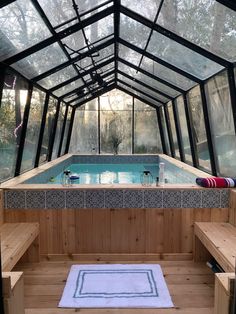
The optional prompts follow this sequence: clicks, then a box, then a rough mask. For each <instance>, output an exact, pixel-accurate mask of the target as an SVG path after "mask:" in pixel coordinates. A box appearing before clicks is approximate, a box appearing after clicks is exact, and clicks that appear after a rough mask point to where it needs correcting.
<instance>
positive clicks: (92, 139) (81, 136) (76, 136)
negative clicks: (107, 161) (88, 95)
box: [69, 99, 98, 154]
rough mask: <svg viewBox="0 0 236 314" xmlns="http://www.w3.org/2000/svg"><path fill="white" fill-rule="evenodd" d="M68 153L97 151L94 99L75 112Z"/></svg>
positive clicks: (96, 105) (96, 122) (96, 111)
mask: <svg viewBox="0 0 236 314" xmlns="http://www.w3.org/2000/svg"><path fill="white" fill-rule="evenodd" d="M69 152H70V153H81V154H92V153H98V102H97V99H94V100H92V101H90V102H88V103H87V104H86V105H83V106H81V107H80V108H79V109H77V110H76V112H75V120H74V124H73V130H72V135H71V141H70V150H69Z"/></svg>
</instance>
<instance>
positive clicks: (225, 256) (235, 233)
mask: <svg viewBox="0 0 236 314" xmlns="http://www.w3.org/2000/svg"><path fill="white" fill-rule="evenodd" d="M194 235H195V243H194V247H195V248H194V260H195V261H202V260H205V259H206V256H207V254H208V255H209V253H210V254H211V255H212V256H213V257H214V258H215V259H216V260H217V262H218V263H219V265H220V266H221V267H222V268H223V269H224V271H225V272H234V271H235V257H236V228H235V227H234V226H233V225H231V224H230V223H216V222H196V223H195V224H194ZM208 252H209V253H208Z"/></svg>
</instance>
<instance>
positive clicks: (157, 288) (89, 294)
mask: <svg viewBox="0 0 236 314" xmlns="http://www.w3.org/2000/svg"><path fill="white" fill-rule="evenodd" d="M59 307H66V308H67V307H69V308H107V307H108V308H169V307H173V303H172V301H171V297H170V294H169V291H168V288H167V286H166V283H165V280H164V277H163V274H162V270H161V267H160V265H157V264H142V265H141V264H138V265H137V264H135V265H133V264H126V265H124V264H122V265H121V264H109V265H105V264H102V265H101V264H99V265H73V266H72V267H71V269H70V273H69V276H68V278H67V282H66V286H65V288H64V292H63V295H62V298H61V300H60V303H59Z"/></svg>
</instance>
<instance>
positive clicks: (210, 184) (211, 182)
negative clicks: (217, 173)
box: [196, 177, 236, 188]
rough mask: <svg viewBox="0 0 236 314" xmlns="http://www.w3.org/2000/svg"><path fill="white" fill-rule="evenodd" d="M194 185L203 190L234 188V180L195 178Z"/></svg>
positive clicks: (235, 185)
mask: <svg viewBox="0 0 236 314" xmlns="http://www.w3.org/2000/svg"><path fill="white" fill-rule="evenodd" d="M196 183H197V184H198V185H200V186H202V187H204V188H234V187H236V178H234V179H233V178H220V177H218V178H196Z"/></svg>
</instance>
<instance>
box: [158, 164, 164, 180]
mask: <svg viewBox="0 0 236 314" xmlns="http://www.w3.org/2000/svg"><path fill="white" fill-rule="evenodd" d="M164 184H165V164H164V162H160V163H159V185H160V186H164Z"/></svg>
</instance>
